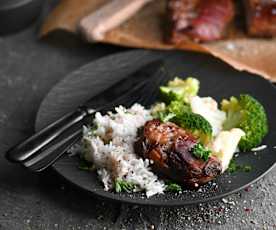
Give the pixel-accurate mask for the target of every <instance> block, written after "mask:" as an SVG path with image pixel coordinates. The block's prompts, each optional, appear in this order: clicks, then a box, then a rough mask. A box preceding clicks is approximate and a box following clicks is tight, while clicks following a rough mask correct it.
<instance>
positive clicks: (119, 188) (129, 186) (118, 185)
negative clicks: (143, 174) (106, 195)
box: [115, 179, 135, 193]
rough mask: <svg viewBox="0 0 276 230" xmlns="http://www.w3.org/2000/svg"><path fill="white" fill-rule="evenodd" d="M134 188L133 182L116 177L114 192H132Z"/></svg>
mask: <svg viewBox="0 0 276 230" xmlns="http://www.w3.org/2000/svg"><path fill="white" fill-rule="evenodd" d="M134 189H135V184H133V183H131V182H128V181H124V180H121V179H116V181H115V191H116V192H118V193H119V192H127V193H130V192H133V190H134Z"/></svg>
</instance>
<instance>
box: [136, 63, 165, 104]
mask: <svg viewBox="0 0 276 230" xmlns="http://www.w3.org/2000/svg"><path fill="white" fill-rule="evenodd" d="M168 78H169V75H168V73H167V72H166V71H165V69H164V68H161V69H159V71H158V72H157V73H156V75H155V78H152V82H151V85H150V87H151V89H152V90H148V91H147V92H146V93H145V94H146V96H144V97H143V98H141V99H140V101H139V102H140V103H141V104H143V105H145V106H150V105H151V104H153V103H154V102H155V101H156V99H157V96H158V94H159V86H161V85H163V84H165V83H166V81H167V80H168Z"/></svg>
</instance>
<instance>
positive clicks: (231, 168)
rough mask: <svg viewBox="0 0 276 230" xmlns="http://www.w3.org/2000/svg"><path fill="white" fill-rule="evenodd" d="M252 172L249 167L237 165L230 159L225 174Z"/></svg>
mask: <svg viewBox="0 0 276 230" xmlns="http://www.w3.org/2000/svg"><path fill="white" fill-rule="evenodd" d="M251 170H252V166H251V165H238V164H237V162H236V161H235V160H234V159H232V160H231V161H230V164H229V166H228V169H227V172H229V173H235V172H238V171H240V172H250V171H251Z"/></svg>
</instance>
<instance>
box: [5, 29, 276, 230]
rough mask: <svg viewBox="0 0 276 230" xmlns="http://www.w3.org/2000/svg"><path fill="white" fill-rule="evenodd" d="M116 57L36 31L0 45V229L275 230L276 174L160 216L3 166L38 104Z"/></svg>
mask: <svg viewBox="0 0 276 230" xmlns="http://www.w3.org/2000/svg"><path fill="white" fill-rule="evenodd" d="M121 50H123V49H121V48H117V47H113V46H103V45H88V44H84V43H83V42H81V41H80V40H78V39H77V38H75V37H73V36H67V35H66V34H62V33H58V34H55V35H52V36H50V37H49V38H47V39H46V40H43V41H40V40H38V39H37V25H33V26H32V27H31V28H29V29H27V30H25V31H22V32H20V33H18V34H15V35H12V36H7V37H0V127H1V128H0V140H1V141H0V151H1V158H0V229H5V230H29V229H34V230H40V229H43V230H44V229H45V230H46V229H47V230H52V229H62V230H63V229H64V230H69V229H276V201H275V199H276V185H275V182H276V168H275V169H273V170H272V172H271V173H269V175H267V176H266V177H265V178H264V179H262V180H261V181H260V182H258V183H256V184H255V185H254V186H252V187H249V188H247V189H246V190H245V191H242V192H240V193H238V194H235V195H232V196H230V197H227V198H226V199H223V200H221V201H217V202H213V203H209V204H202V205H197V206H193V207H184V208H175V209H174V208H170V209H165V208H150V207H138V206H128V205H120V204H112V203H108V202H104V201H101V200H98V199H96V198H94V197H91V196H88V195H87V194H85V193H83V192H80V191H78V190H77V189H76V188H74V187H72V186H70V185H68V184H67V183H66V182H65V181H63V180H62V179H60V178H59V177H57V176H56V175H55V173H54V172H52V171H51V170H48V171H47V172H45V173H43V174H39V175H38V174H36V175H35V174H32V173H30V172H28V171H27V170H25V169H23V168H21V167H19V166H17V165H12V164H9V163H8V162H7V161H6V160H5V159H4V158H3V155H4V152H5V151H6V150H7V149H8V148H9V147H10V146H12V145H13V144H15V143H17V142H18V141H19V140H22V139H23V138H25V137H27V136H28V135H30V134H31V133H32V132H33V128H34V118H35V115H36V111H37V109H38V106H39V103H40V102H41V100H42V99H43V97H44V96H45V94H46V93H47V92H48V91H49V90H50V89H51V87H52V86H53V85H54V84H55V83H56V82H58V81H59V80H60V79H62V78H63V77H64V76H65V75H66V74H68V73H69V72H71V71H72V70H74V69H76V68H78V67H80V66H81V65H83V64H85V63H87V62H90V61H92V60H94V59H96V58H99V57H101V56H104V55H106V54H110V53H114V52H118V51H121ZM274 202H275V203H274Z"/></svg>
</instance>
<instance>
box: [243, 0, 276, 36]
mask: <svg viewBox="0 0 276 230" xmlns="http://www.w3.org/2000/svg"><path fill="white" fill-rule="evenodd" d="M243 2H244V10H245V15H246V22H247V31H248V33H249V35H252V36H257V37H272V36H276V1H275V0H243Z"/></svg>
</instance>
